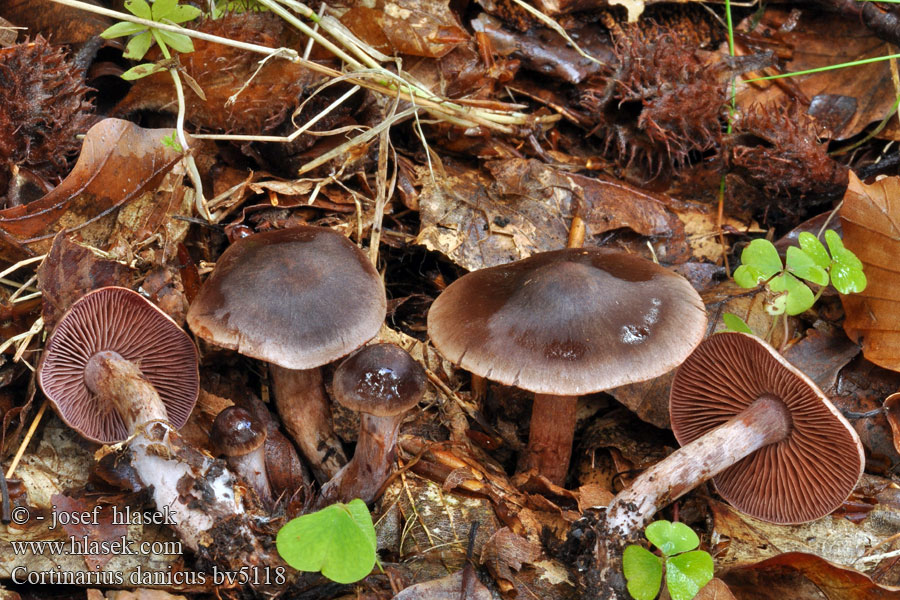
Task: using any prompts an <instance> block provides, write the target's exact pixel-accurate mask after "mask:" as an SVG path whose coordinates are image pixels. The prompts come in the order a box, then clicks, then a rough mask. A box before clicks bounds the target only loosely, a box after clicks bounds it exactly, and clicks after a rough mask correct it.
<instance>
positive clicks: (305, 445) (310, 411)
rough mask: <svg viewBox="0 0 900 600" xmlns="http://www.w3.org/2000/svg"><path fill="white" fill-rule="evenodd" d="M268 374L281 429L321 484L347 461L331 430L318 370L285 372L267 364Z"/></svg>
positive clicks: (329, 413)
mask: <svg viewBox="0 0 900 600" xmlns="http://www.w3.org/2000/svg"><path fill="white" fill-rule="evenodd" d="M269 374H270V376H271V378H272V388H273V391H274V392H275V406H276V407H278V414H279V415H281V421H282V423H283V424H284V428H285V429H286V430H287V432H288V433H289V434H290V436H291V438H293V440H294V442H296V444H297V446H298V447H299V448H300V452H301V453H302V454H303V456H305V457H306V460H307V461H309V465H310V468H311V469H312V472H313V475H314V476H315V478H316V479H317V480H318V481H319V483H325V482H326V481H328V480H330V479H331V478H332V477H334V476H335V475H336V474H337V472H338V471H340V469H341V467H343V466H344V465H345V464H347V457H346V456H345V455H344V449H343V448H342V447H341V443H340V442H339V441H338V439H337V437H336V436H335V435H334V429H333V428H332V426H331V406H330V404H329V402H328V396H326V395H325V388H324V387H323V385H322V372H321V370H320V369H319V368H318V367H316V368H314V369H286V368H284V367H280V366H278V365H276V364H274V363H270V364H269Z"/></svg>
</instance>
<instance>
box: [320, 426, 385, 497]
mask: <svg viewBox="0 0 900 600" xmlns="http://www.w3.org/2000/svg"><path fill="white" fill-rule="evenodd" d="M402 421H403V415H402V414H399V415H395V416H392V417H377V416H375V415H367V414H362V415H360V423H359V439H358V440H357V442H356V450H355V451H354V452H353V458H352V459H350V462H349V463H347V464H346V465H345V466H344V468H342V469H341V470H340V471H338V474H337V475H335V476H334V478H333V479H331V481H329V482H328V483H326V484H325V485H324V486H322V491H321V493H320V494H319V498H318V500H317V501H316V507H317V508H323V507H325V506H328V505H329V504H334V503H335V502H350V501H351V500H353V499H354V498H362V500H363V502H365V503H366V504H368V503H370V502H372V501H373V500H374V499H375V497H376V494H378V490H380V489H381V486H383V485H384V482H385V481H387V479H388V477H390V475H391V470H392V469H393V466H394V458H395V457H396V454H397V433H398V431H399V430H400V423H401V422H402Z"/></svg>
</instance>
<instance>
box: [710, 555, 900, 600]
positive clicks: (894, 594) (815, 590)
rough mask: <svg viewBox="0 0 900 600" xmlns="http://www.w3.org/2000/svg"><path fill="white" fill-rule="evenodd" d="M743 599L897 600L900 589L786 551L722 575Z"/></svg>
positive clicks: (856, 572) (848, 570)
mask: <svg viewBox="0 0 900 600" xmlns="http://www.w3.org/2000/svg"><path fill="white" fill-rule="evenodd" d="M723 579H724V580H725V581H726V582H727V583H728V587H729V589H730V590H731V592H732V593H733V594H734V595H735V596H736V597H737V598H739V599H740V600H771V599H772V598H792V599H794V600H888V599H890V600H896V599H898V598H900V588H898V587H893V586H884V585H878V584H877V583H875V582H874V581H872V579H871V578H869V577H868V576H867V575H864V574H863V573H860V572H859V571H854V570H852V569H848V568H846V567H841V566H839V565H836V564H834V563H831V562H828V561H827V560H824V559H823V558H820V557H818V556H815V555H814V554H806V553H803V552H785V553H784V554H779V555H778V556H775V557H773V558H770V559H768V560H764V561H762V562H760V563H758V564H755V565H751V566H747V567H743V568H741V569H737V570H734V571H730V572H729V573H727V574H726V575H724V576H723Z"/></svg>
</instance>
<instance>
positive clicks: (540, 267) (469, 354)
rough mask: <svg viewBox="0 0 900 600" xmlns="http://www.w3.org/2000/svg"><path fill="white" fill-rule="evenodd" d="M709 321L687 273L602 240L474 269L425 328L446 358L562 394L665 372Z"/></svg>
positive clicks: (436, 306)
mask: <svg viewBox="0 0 900 600" xmlns="http://www.w3.org/2000/svg"><path fill="white" fill-rule="evenodd" d="M705 328H706V311H705V309H704V306H703V302H702V301H701V300H700V296H699V295H698V294H697V292H696V291H694V288H693V287H691V284H690V283H688V281H687V280H686V279H684V278H683V277H681V276H680V275H677V274H675V273H673V272H671V271H669V270H667V269H665V268H663V267H661V266H659V265H657V264H655V263H652V262H650V261H648V260H645V259H643V258H640V257H638V256H633V255H629V254H624V253H622V252H617V251H614V250H606V249H602V248H571V249H567V250H558V251H554V252H544V253H541V254H536V255H534V256H532V257H530V258H526V259H524V260H520V261H516V262H513V263H509V264H506V265H500V266H497V267H491V268H487V269H481V270H478V271H473V272H471V273H469V274H467V275H464V276H463V277H460V278H459V279H457V280H456V281H454V282H453V283H452V284H450V286H448V287H447V289H445V290H444V292H443V293H442V294H441V295H440V296H438V298H437V300H435V301H434V303H433V304H432V305H431V310H429V312H428V335H429V337H430V338H431V341H432V343H433V344H434V345H435V347H436V348H437V349H438V351H439V352H440V353H441V354H442V355H443V356H444V357H446V358H447V359H448V360H450V361H452V362H454V363H456V364H457V365H459V366H460V367H462V368H463V369H466V370H467V371H470V372H472V373H475V374H476V375H480V376H482V377H485V378H487V379H491V380H493V381H498V382H500V383H503V384H506V385H512V386H516V387H519V388H523V389H526V390H530V391H532V392H537V393H541V394H555V395H565V396H575V395H581V394H587V393H591V392H597V391H601V390H606V389H609V388H613V387H617V386H620V385H624V384H626V383H634V382H636V381H644V380H646V379H651V378H653V377H657V376H659V375H662V374H663V373H665V372H667V371H669V370H670V369H672V368H674V367H675V366H677V365H678V364H679V363H680V362H681V361H682V360H683V359H684V357H686V356H687V355H688V354H690V352H691V350H693V349H694V347H695V346H696V345H697V344H699V343H700V340H701V339H703V333H704V331H705Z"/></svg>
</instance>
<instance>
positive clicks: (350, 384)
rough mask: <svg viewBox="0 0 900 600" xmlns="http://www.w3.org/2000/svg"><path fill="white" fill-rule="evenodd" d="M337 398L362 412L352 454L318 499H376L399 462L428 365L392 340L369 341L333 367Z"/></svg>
mask: <svg viewBox="0 0 900 600" xmlns="http://www.w3.org/2000/svg"><path fill="white" fill-rule="evenodd" d="M333 392H334V397H335V400H337V401H338V402H339V403H340V404H341V405H342V406H345V407H347V408H349V409H351V410H355V411H358V412H360V413H361V415H360V424H359V438H358V440H357V442H356V450H355V451H354V453H353V458H352V459H351V460H350V462H349V463H347V465H346V466H345V467H344V468H343V469H341V470H340V471H339V472H338V474H337V475H335V477H334V478H333V479H332V480H331V481H329V482H328V483H327V484H325V485H324V486H323V487H322V492H321V494H320V495H319V499H318V502H317V504H318V505H319V506H320V507H321V506H326V505H328V504H332V503H334V502H349V501H350V500H353V499H354V498H362V500H363V501H364V502H366V503H369V502H371V501H372V500H374V499H375V495H376V494H377V493H378V490H379V489H381V486H382V485H384V483H385V482H386V481H387V479H388V477H389V476H390V473H391V468H392V467H393V464H394V456H395V453H396V446H397V433H398V432H399V430H400V423H401V422H402V421H403V416H404V414H406V412H407V411H408V410H409V409H411V408H412V407H414V406H416V405H417V404H418V403H419V401H420V400H421V399H422V396H423V395H424V394H425V370H424V369H423V368H422V366H421V365H419V363H417V362H416V361H415V360H414V359H413V358H412V357H411V356H410V355H409V353H407V352H406V351H405V350H403V349H402V348H399V347H397V346H394V345H393V344H373V345H371V346H366V347H365V348H363V349H362V350H360V351H359V352H357V353H356V354H354V355H353V356H351V357H350V358H348V359H347V360H345V361H344V362H342V363H341V365H340V366H339V367H338V368H337V370H336V371H335V372H334V387H333Z"/></svg>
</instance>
